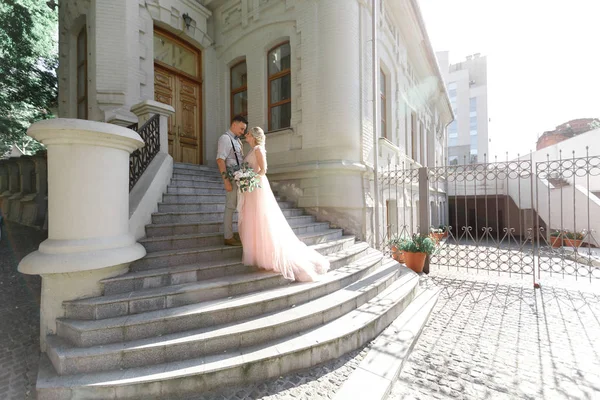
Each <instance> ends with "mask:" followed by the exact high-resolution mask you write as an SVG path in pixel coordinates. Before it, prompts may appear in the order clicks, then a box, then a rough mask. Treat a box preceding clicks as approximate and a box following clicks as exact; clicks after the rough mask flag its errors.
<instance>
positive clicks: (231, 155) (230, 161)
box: [217, 129, 244, 167]
mask: <svg viewBox="0 0 600 400" xmlns="http://www.w3.org/2000/svg"><path fill="white" fill-rule="evenodd" d="M232 141H233V147H232V146H231V142H232ZM236 153H237V157H238V158H237V160H236V158H235V155H236ZM217 158H220V159H222V160H225V165H226V166H228V167H233V166H236V165H238V160H239V163H240V164H241V163H242V161H243V160H244V154H243V153H242V144H241V142H240V139H239V138H238V137H236V136H235V135H234V134H233V132H231V131H230V130H229V129H227V132H225V133H224V134H222V135H221V137H220V138H219V142H218V143H217Z"/></svg>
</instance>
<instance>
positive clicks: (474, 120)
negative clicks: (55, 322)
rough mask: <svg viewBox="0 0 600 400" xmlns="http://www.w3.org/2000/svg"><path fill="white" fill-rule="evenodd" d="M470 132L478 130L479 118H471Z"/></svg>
mask: <svg viewBox="0 0 600 400" xmlns="http://www.w3.org/2000/svg"><path fill="white" fill-rule="evenodd" d="M469 130H471V131H472V130H477V117H470V118H469Z"/></svg>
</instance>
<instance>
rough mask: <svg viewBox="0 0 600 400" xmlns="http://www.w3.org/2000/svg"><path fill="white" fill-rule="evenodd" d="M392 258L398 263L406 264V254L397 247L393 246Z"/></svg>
mask: <svg viewBox="0 0 600 400" xmlns="http://www.w3.org/2000/svg"><path fill="white" fill-rule="evenodd" d="M392 258H393V259H394V260H396V261H398V262H399V263H402V264H404V252H403V251H400V250H398V248H396V246H392Z"/></svg>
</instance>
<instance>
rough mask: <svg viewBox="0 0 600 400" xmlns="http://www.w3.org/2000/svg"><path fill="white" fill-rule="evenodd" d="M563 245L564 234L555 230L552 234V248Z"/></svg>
mask: <svg viewBox="0 0 600 400" xmlns="http://www.w3.org/2000/svg"><path fill="white" fill-rule="evenodd" d="M562 245H563V233H562V232H561V231H559V230H554V231H552V233H550V246H552V247H554V248H557V247H561V246H562Z"/></svg>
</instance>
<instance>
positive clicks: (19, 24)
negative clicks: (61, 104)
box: [0, 0, 58, 156]
mask: <svg viewBox="0 0 600 400" xmlns="http://www.w3.org/2000/svg"><path fill="white" fill-rule="evenodd" d="M57 37H58V15H57V12H56V11H53V10H51V9H50V8H49V7H48V6H47V5H46V2H45V1H44V0H2V1H1V2H0V156H1V155H3V154H5V153H6V152H7V151H8V150H10V148H11V146H12V145H13V144H16V145H17V146H18V147H19V148H20V149H21V150H22V151H24V152H25V153H28V154H30V153H33V152H35V151H36V150H37V149H40V148H42V147H43V146H42V145H41V144H40V143H38V142H37V141H35V140H33V139H31V138H30V137H28V136H26V132H27V128H28V127H29V125H31V124H32V123H33V122H35V121H38V120H41V119H48V118H53V117H54V115H53V114H52V111H51V109H52V108H55V107H56V104H57V91H58V90H57V89H58V81H57V77H56V72H55V71H56V67H57V65H58V46H57V42H56V38H57Z"/></svg>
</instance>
